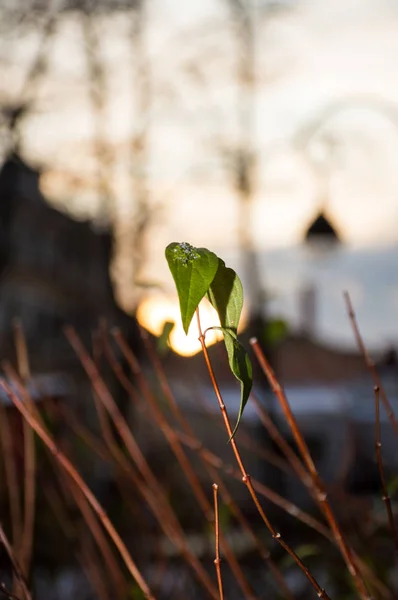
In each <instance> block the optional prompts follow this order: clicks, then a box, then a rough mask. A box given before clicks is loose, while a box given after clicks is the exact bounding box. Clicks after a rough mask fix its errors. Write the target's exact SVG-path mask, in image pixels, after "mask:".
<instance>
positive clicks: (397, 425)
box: [344, 292, 398, 435]
mask: <svg viewBox="0 0 398 600" xmlns="http://www.w3.org/2000/svg"><path fill="white" fill-rule="evenodd" d="M344 299H345V302H346V306H347V312H348V316H349V319H350V323H351V326H352V329H353V332H354V335H355V339H356V342H357V346H358V348H359V350H360V352H361V354H362V356H363V359H364V361H365V365H366V367H367V368H368V371H369V373H370V374H371V376H372V378H373V383H374V385H375V386H376V387H377V388H379V391H380V398H381V401H382V402H383V404H384V408H385V409H386V412H387V415H388V418H389V419H390V422H391V425H392V426H393V428H394V431H395V433H396V434H397V435H398V421H397V418H396V416H395V413H394V411H393V408H392V406H391V404H390V401H389V400H388V397H387V394H386V391H385V389H384V386H383V383H382V381H381V378H380V375H379V373H378V371H377V369H376V366H375V363H374V360H373V359H372V357H371V356H370V354H369V352H368V350H367V348H366V346H365V343H364V341H363V338H362V335H361V332H360V330H359V327H358V323H357V320H356V317H355V312H354V308H353V305H352V302H351V298H350V295H349V293H348V292H344Z"/></svg>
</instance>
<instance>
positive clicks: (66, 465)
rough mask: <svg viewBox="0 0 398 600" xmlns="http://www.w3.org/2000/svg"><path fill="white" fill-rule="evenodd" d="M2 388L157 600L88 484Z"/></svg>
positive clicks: (146, 592)
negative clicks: (76, 487) (68, 476)
mask: <svg viewBox="0 0 398 600" xmlns="http://www.w3.org/2000/svg"><path fill="white" fill-rule="evenodd" d="M0 386H1V387H2V388H3V389H4V391H5V392H6V394H7V395H8V396H9V398H10V399H11V401H12V402H13V404H14V406H15V407H16V408H17V409H18V411H19V412H20V413H21V414H22V416H23V417H24V419H26V421H27V422H28V423H29V425H30V426H31V427H32V429H33V430H34V431H35V432H36V433H37V435H38V436H39V437H40V439H41V440H42V442H44V444H45V445H46V446H47V448H48V449H49V450H50V452H51V454H52V455H53V456H54V458H55V459H56V460H57V461H58V462H59V464H60V465H61V466H62V467H63V468H64V469H65V471H66V472H67V473H68V474H69V475H70V477H71V478H72V480H73V481H74V482H75V484H76V485H77V486H78V488H79V489H80V491H81V492H82V493H83V495H84V496H85V498H86V499H87V500H88V502H89V504H90V506H91V507H92V508H93V510H94V512H95V513H96V514H97V516H98V518H99V519H100V521H101V523H102V525H103V526H104V528H105V529H106V531H107V532H108V534H109V536H110V538H111V539H112V541H113V543H114V544H115V546H116V548H117V549H118V551H119V553H120V555H121V557H122V559H123V561H124V563H125V565H126V567H127V569H128V571H129V573H130V574H131V575H132V577H133V578H134V580H135V581H136V583H137V585H138V586H139V588H140V589H141V591H142V592H143V594H144V596H145V598H147V599H148V600H155V597H154V596H153V594H152V592H151V591H150V589H149V587H148V585H147V583H146V581H145V580H144V578H143V577H142V575H141V573H140V572H139V570H138V568H137V566H136V565H135V563H134V561H133V559H132V557H131V556H130V553H129V551H128V550H127V548H126V546H125V544H124V542H123V541H122V539H121V537H120V536H119V534H118V533H117V531H116V529H115V528H114V526H113V525H112V523H111V521H110V520H109V517H108V515H107V514H106V512H105V511H104V509H103V508H102V506H101V504H100V503H99V502H98V500H97V499H96V497H95V496H94V494H93V493H92V492H91V490H90V489H89V487H88V486H87V484H86V483H85V481H84V480H83V478H82V477H81V476H80V475H79V473H78V472H77V471H76V469H75V467H74V466H73V465H72V463H71V462H70V461H69V460H68V459H67V458H66V456H65V455H64V454H63V453H62V452H61V451H60V450H59V448H58V447H57V446H56V444H55V443H54V441H53V440H52V438H51V437H50V435H49V434H48V433H47V432H46V431H45V430H44V429H43V427H42V426H41V425H40V423H39V422H38V421H37V419H36V418H35V417H34V416H33V415H32V414H31V413H30V412H29V411H28V409H27V408H26V407H25V405H24V404H23V403H22V402H21V400H20V399H19V398H18V397H17V396H16V395H15V394H14V393H13V391H12V390H11V388H10V387H9V385H8V384H7V383H6V382H5V381H4V380H0Z"/></svg>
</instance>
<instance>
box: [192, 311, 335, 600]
mask: <svg viewBox="0 0 398 600" xmlns="http://www.w3.org/2000/svg"><path fill="white" fill-rule="evenodd" d="M196 317H197V322H198V329H199V341H200V343H201V346H202V350H203V355H204V358H205V362H206V366H207V370H208V372H209V375H210V379H211V382H212V385H213V389H214V391H215V394H216V397H217V400H218V404H219V407H220V410H221V414H222V416H223V419H224V423H225V429H226V430H227V433H228V436H229V439H230V443H231V447H232V450H233V452H234V454H235V458H236V462H237V463H238V466H239V470H240V472H241V474H242V481H243V483H244V484H245V485H246V487H247V489H248V491H249V493H250V495H251V497H252V500H253V502H254V504H255V506H256V508H257V511H258V513H259V514H260V516H261V518H262V520H263V521H264V523H265V525H266V526H267V528H268V530H269V531H270V533H271V535H272V537H273V539H274V540H276V541H277V542H278V544H279V545H280V546H281V547H282V548H283V549H284V550H285V551H286V552H287V553H288V554H289V555H290V556H291V557H292V559H293V560H294V562H295V563H296V564H297V565H298V567H299V568H300V569H301V570H302V572H303V573H304V575H305V576H306V577H307V579H308V581H309V582H310V583H311V585H312V586H313V588H314V589H315V591H316V593H317V595H318V597H319V598H326V599H329V596H328V595H327V593H326V591H325V590H323V589H322V588H321V586H320V585H319V584H318V582H317V581H316V579H315V577H314V576H313V575H312V574H311V573H310V571H309V570H308V568H307V567H306V566H305V565H304V563H303V562H302V561H301V559H300V558H299V557H298V555H297V554H296V553H295V552H294V550H293V549H292V548H291V547H290V546H289V545H288V544H287V542H285V540H284V539H283V538H282V536H281V534H280V533H279V532H278V531H277V530H276V529H275V527H274V526H273V525H272V523H271V521H270V520H269V519H268V517H267V515H266V514H265V512H264V510H263V508H262V506H261V504H260V502H259V499H258V496H257V493H256V491H255V489H254V487H253V483H252V481H251V477H250V475H249V474H248V472H247V471H246V468H245V466H244V464H243V461H242V458H241V455H240V452H239V450H238V447H237V444H236V440H235V438H234V437H232V433H233V432H232V428H231V424H230V421H229V417H228V411H227V408H226V406H225V404H224V401H223V398H222V396H221V392H220V389H219V387H218V383H217V380H216V378H215V375H214V371H213V367H212V364H211V362H210V358H209V353H208V351H207V347H206V343H205V338H204V335H203V333H202V328H201V324H200V316H199V309H198V308H197V309H196Z"/></svg>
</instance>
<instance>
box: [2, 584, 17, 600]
mask: <svg viewBox="0 0 398 600" xmlns="http://www.w3.org/2000/svg"><path fill="white" fill-rule="evenodd" d="M0 592H1V593H2V594H4V596H6V597H7V598H9V599H10V600H21V599H20V597H19V596H16V595H15V594H13V593H12V592H9V591H8V590H7V588H6V585H5V583H0Z"/></svg>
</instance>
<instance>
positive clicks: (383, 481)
mask: <svg viewBox="0 0 398 600" xmlns="http://www.w3.org/2000/svg"><path fill="white" fill-rule="evenodd" d="M374 392H375V411H376V420H375V433H376V442H375V446H376V460H377V466H378V468H379V474H380V482H381V489H382V492H383V501H384V504H385V505H386V511H387V517H388V524H389V527H390V530H391V534H392V537H393V540H394V544H395V552H396V553H398V532H397V528H396V525H395V520H394V515H393V513H392V508H391V499H390V496H389V493H388V489H387V483H386V479H385V476H384V468H383V458H382V455H381V435H380V397H379V392H380V390H379V388H378V387H375V388H374Z"/></svg>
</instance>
